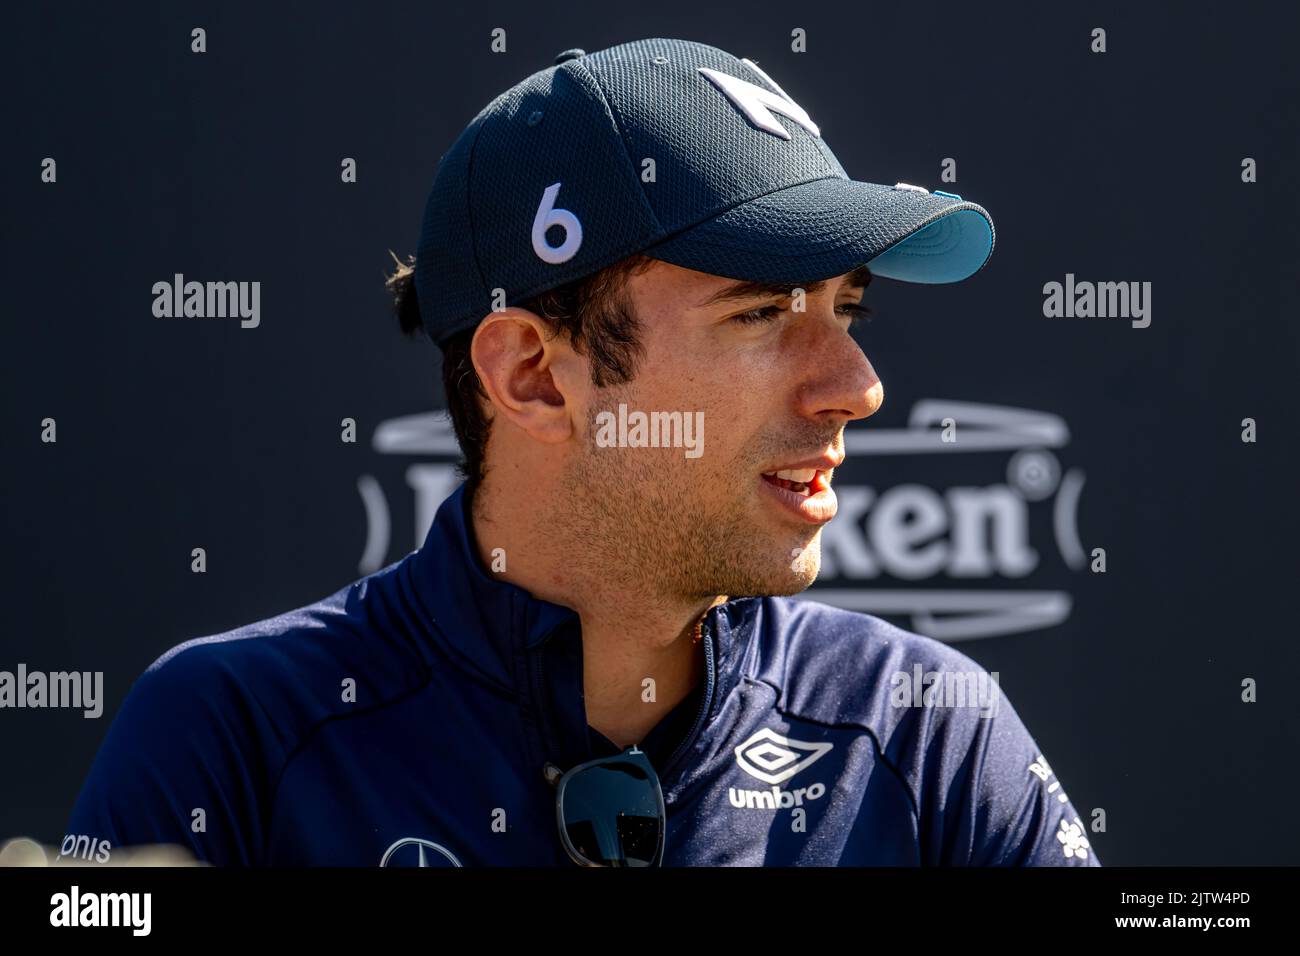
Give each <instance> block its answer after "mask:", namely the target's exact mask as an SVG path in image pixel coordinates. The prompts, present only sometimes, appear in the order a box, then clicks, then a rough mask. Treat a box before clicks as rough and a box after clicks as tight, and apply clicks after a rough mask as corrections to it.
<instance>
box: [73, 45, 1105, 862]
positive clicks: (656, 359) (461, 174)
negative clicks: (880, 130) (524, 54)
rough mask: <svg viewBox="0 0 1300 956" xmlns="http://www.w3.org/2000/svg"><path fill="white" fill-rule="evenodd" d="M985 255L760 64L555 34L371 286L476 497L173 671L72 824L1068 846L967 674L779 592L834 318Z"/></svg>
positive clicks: (839, 371) (239, 834)
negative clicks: (850, 146) (415, 356)
mask: <svg viewBox="0 0 1300 956" xmlns="http://www.w3.org/2000/svg"><path fill="white" fill-rule="evenodd" d="M992 246H993V229H992V222H991V220H990V219H989V217H988V214H987V213H986V212H985V211H984V210H983V209H982V208H980V207H979V206H977V205H975V204H973V203H969V202H963V201H962V200H961V199H960V197H956V196H951V195H949V194H946V193H933V194H932V193H929V192H928V191H926V190H924V189H920V188H918V187H914V186H908V185H905V184H899V185H897V186H894V187H886V186H876V185H872V184H867V183H858V182H853V181H852V180H850V179H848V177H847V176H846V174H845V173H844V170H843V168H842V167H841V166H840V165H839V163H838V162H837V160H836V159H835V158H834V156H833V155H832V153H831V152H830V150H829V148H828V147H827V146H826V145H825V143H824V142H823V141H822V139H821V136H820V130H819V129H818V127H817V126H816V124H815V123H814V122H813V120H812V119H811V118H810V117H809V116H808V114H807V113H806V112H805V111H804V110H803V109H802V108H801V107H800V106H798V105H797V104H796V103H795V102H794V101H793V100H792V99H790V98H789V97H788V96H787V95H786V94H785V93H784V92H783V91H782V90H781V89H780V87H778V86H777V85H776V83H775V82H773V81H772V80H771V79H770V78H768V77H767V75H766V74H765V73H764V72H763V71H762V70H761V69H759V67H758V66H757V65H756V64H753V63H751V62H749V61H747V60H737V59H736V58H734V57H732V56H730V55H728V54H726V53H724V52H722V51H721V50H717V49H715V48H712V47H708V46H704V45H701V44H696V43H688V42H684V41H679V40H664V39H655V40H645V41H640V42H635V43H628V44H624V45H621V46H616V47H613V48H611V49H608V50H605V51H601V52H599V53H595V54H592V55H590V56H588V55H586V54H584V53H583V51H581V50H569V51H566V52H565V53H563V54H561V55H560V57H559V58H558V59H557V61H556V64H555V65H554V66H552V67H550V68H549V69H546V70H542V71H541V72H538V73H536V74H534V75H533V76H531V77H529V78H528V79H526V80H524V81H523V82H522V83H520V84H519V85H517V86H516V87H514V88H513V89H511V90H510V91H508V92H507V93H505V94H503V95H502V96H501V97H498V98H497V99H496V100H494V101H493V102H492V103H491V104H490V105H489V106H488V107H487V108H486V109H484V110H483V112H482V113H480V114H479V116H478V117H476V118H475V119H474V120H473V122H472V123H471V124H470V125H469V127H468V128H467V129H466V131H465V132H464V133H463V134H462V135H461V137H460V138H459V140H458V141H457V142H456V144H455V145H454V146H453V147H452V149H451V151H450V152H449V153H448V154H447V155H446V156H444V157H443V159H442V162H441V164H440V166H439V170H438V173H437V176H436V179H435V182H434V186H433V190H432V193H431V195H430V198H429V202H428V206H427V210H426V214H425V221H424V226H423V231H422V235H421V240H420V244H419V247H418V251H417V255H416V257H415V260H414V266H411V265H400V266H399V269H398V272H397V274H396V275H395V276H394V277H393V278H392V280H391V285H392V287H393V289H394V291H395V293H396V297H397V307H398V313H399V315H400V317H401V319H402V325H403V327H404V328H406V329H407V330H408V331H413V330H416V329H420V328H422V329H423V330H424V331H426V332H427V333H428V334H429V335H430V337H431V338H433V339H434V341H436V342H437V343H438V344H439V346H440V347H441V348H442V350H443V380H444V384H445V386H446V391H447V401H448V407H449V411H450V413H451V417H452V420H453V424H454V426H455V429H456V433H457V437H458V439H459V441H460V444H461V447H462V450H463V451H464V453H465V462H464V464H463V466H462V467H463V470H464V473H465V478H466V482H465V484H464V485H462V486H461V488H460V489H459V490H457V491H456V492H455V493H454V494H453V495H452V496H451V497H450V498H449V499H448V500H447V501H446V502H445V503H444V504H443V505H442V506H441V508H440V509H439V511H438V513H437V516H436V518H435V520H434V522H433V525H432V527H431V529H430V530H429V533H428V537H427V539H426V541H425V543H424V545H423V546H422V547H421V548H420V549H419V550H417V551H415V552H412V553H411V554H410V555H408V556H407V557H406V558H404V559H402V560H401V561H399V562H397V563H395V564H393V565H391V566H389V567H387V568H385V569H383V570H381V571H379V572H377V573H375V574H372V575H370V576H368V577H365V578H363V579H361V580H360V581H357V582H355V583H354V584H352V585H351V586H349V587H347V588H344V589H343V590H341V591H339V592H338V593H337V594H334V595H333V596H331V597H329V598H326V599H324V600H322V601H320V602H318V603H316V604H313V605H311V606H309V607H305V608H301V609H299V610H296V611H292V612H290V613H288V614H285V615H282V616H280V617H277V618H273V619H271V620H268V621H263V622H260V623H257V624H253V625H249V626H247V627H243V628H240V629H238V630H235V631H232V632H229V633H227V634H221V635H217V636H214V637H208V638H203V639H199V640H197V641H191V642H189V643H187V644H182V645H180V646H179V647H177V648H174V649H172V650H171V651H169V652H168V653H167V654H165V655H163V657H162V658H160V659H159V661H158V662H157V663H155V664H154V665H153V666H152V667H151V668H150V669H149V671H148V672H147V673H146V674H145V675H144V676H143V677H142V678H141V679H140V680H139V681H138V682H137V684H136V686H135V687H134V688H133V690H132V693H131V695H130V696H129V698H128V700H127V702H126V703H125V705H124V706H123V709H122V711H121V713H120V714H119V715H118V717H117V718H116V721H115V723H114V725H113V728H112V730H111V732H110V734H109V738H108V740H107V741H106V743H105V745H104V747H103V749H102V751H101V754H100V756H99V757H98V759H97V762H96V764H95V766H94V768H93V770H92V772H91V775H90V779H89V780H88V782H87V784H86V786H85V788H84V790H83V793H82V795H81V798H80V800H79V802H78V805H77V807H76V810H75V811H74V814H73V818H72V823H71V825H70V834H69V835H70V836H71V837H72V838H73V845H74V846H75V845H77V844H76V841H77V840H79V839H81V838H82V837H85V838H88V842H89V841H99V845H100V846H101V847H102V845H103V844H104V843H107V844H109V846H110V847H118V846H122V845H131V844H138V843H180V844H182V845H184V846H186V847H188V848H190V849H191V850H192V851H193V852H194V853H195V854H196V855H197V856H198V857H199V858H200V859H204V860H209V861H212V862H214V863H218V864H251V865H275V864H300V865H301V864H309V865H310V864H362V865H375V864H379V865H384V866H397V865H419V866H433V865H439V866H442V865H448V866H455V865H555V864H568V863H569V862H570V861H574V862H577V863H581V864H584V865H644V864H652V865H653V864H666V865H721V864H741V865H790V864H803V865H859V864H901V865H1020V864H1069V865H1080V864H1082V865H1097V863H1098V861H1097V857H1096V854H1095V852H1093V851H1092V850H1091V848H1090V847H1089V845H1088V841H1087V839H1086V836H1085V830H1086V828H1085V826H1084V823H1083V821H1082V820H1081V819H1080V816H1079V814H1078V813H1077V812H1076V811H1075V810H1074V808H1073V807H1072V806H1071V804H1070V803H1069V801H1068V800H1067V799H1066V798H1065V794H1064V792H1063V791H1062V790H1061V789H1060V785H1059V783H1058V782H1057V781H1056V780H1055V779H1054V778H1053V775H1052V772H1051V769H1050V766H1049V765H1048V764H1047V761H1046V760H1045V759H1044V758H1043V756H1042V754H1041V753H1040V752H1039V750H1038V748H1037V747H1036V745H1035V743H1034V741H1033V740H1032V738H1031V737H1030V736H1029V734H1028V733H1027V731H1026V729H1025V727H1024V726H1023V724H1022V723H1021V722H1020V720H1019V718H1018V716H1017V715H1016V713H1015V711H1014V710H1013V709H1012V707H1011V706H1010V704H1009V703H1008V702H1007V701H1005V700H1000V699H999V697H998V695H997V693H996V692H997V686H996V682H995V681H990V679H989V678H990V676H991V675H989V674H988V673H987V672H985V671H983V669H981V668H980V667H979V666H978V665H976V664H975V663H974V662H973V661H972V660H970V659H969V658H967V657H965V656H963V655H961V654H959V653H957V652H956V651H953V650H951V649H950V648H948V647H946V646H945V645H942V644H940V643H938V642H936V641H933V640H930V639H928V638H925V637H922V636H919V635H915V634H911V633H908V632H906V631H903V630H900V629H898V628H896V627H892V626H890V625H888V624H887V623H885V622H883V621H881V620H879V619H876V618H873V617H870V616H867V615H863V614H855V613H850V612H846V611H840V610H836V609H832V608H829V607H825V606H822V605H819V604H815V603H811V602H804V601H800V600H797V599H793V598H789V597H782V595H793V594H796V593H797V592H799V591H801V590H803V589H804V588H806V587H807V586H808V585H809V584H810V583H811V582H812V580H813V579H814V578H815V576H816V574H817V569H818V564H819V555H820V552H819V542H820V531H821V528H822V527H823V526H824V525H825V523H826V522H827V521H829V520H830V519H831V518H832V517H833V515H834V513H835V496H834V492H833V491H832V490H831V480H832V474H833V471H834V469H835V468H836V466H838V465H839V463H840V462H841V461H842V460H843V456H844V450H843V449H844V442H843V433H844V426H845V425H846V423H848V422H849V421H852V420H856V419H862V418H866V417H868V416H870V415H872V414H873V413H874V412H875V411H876V410H877V409H878V408H879V407H880V404H881V401H882V399H883V390H882V385H881V383H880V380H879V379H878V378H877V376H876V374H875V372H874V370H873V369H872V367H871V364H870V362H869V361H868V360H867V358H866V356H865V355H864V354H863V353H862V350H861V349H860V348H859V347H858V346H857V344H856V343H855V341H854V340H853V339H852V338H851V337H850V335H849V332H848V329H849V326H850V325H851V323H852V322H853V320H854V319H855V318H856V317H858V315H859V314H860V313H861V312H862V311H863V308H862V306H861V305H860V300H861V299H862V297H863V293H864V291H865V289H866V287H867V285H868V283H869V282H871V281H872V278H873V276H881V277H887V278H893V279H901V280H905V281H914V282H923V283H924V282H951V281H957V280H959V279H962V278H965V277H966V276H968V275H970V274H972V273H974V272H975V271H977V270H978V269H979V268H980V267H981V266H982V265H983V264H984V262H985V261H986V260H987V258H988V256H989V255H990V253H991V251H992ZM914 674H915V675H916V680H914V679H913V675H914ZM921 674H925V675H927V677H926V679H925V686H924V688H922V687H921V686H920V675H921ZM934 675H938V678H935V677H934ZM953 676H956V677H957V678H958V681H956V682H953V681H949V680H945V678H950V677H953ZM954 684H955V686H957V687H958V688H959V689H961V688H965V689H967V690H969V692H970V693H969V694H968V695H967V696H966V697H965V698H964V699H957V700H954V699H952V697H951V695H949V694H947V693H946V691H947V690H950V689H951V688H952V687H953V686H954ZM990 689H991V690H992V691H993V693H992V694H989V693H988V691H989V690H990ZM941 692H942V693H941ZM961 696H962V695H961V694H960V693H959V694H958V697H959V698H960V697H961ZM66 842H67V838H65V844H66ZM108 852H110V853H111V849H110V850H109V851H108Z"/></svg>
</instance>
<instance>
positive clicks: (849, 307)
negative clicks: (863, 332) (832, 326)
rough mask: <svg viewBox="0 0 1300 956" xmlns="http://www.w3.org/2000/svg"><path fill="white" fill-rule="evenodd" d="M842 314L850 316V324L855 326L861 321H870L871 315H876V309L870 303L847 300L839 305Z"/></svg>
mask: <svg viewBox="0 0 1300 956" xmlns="http://www.w3.org/2000/svg"><path fill="white" fill-rule="evenodd" d="M839 313H840V315H847V316H848V317H849V325H850V326H854V325H857V324H858V323H859V322H870V321H871V317H872V316H873V315H875V314H876V313H875V310H874V309H872V308H871V306H869V305H859V304H858V303H856V302H846V303H845V304H844V305H842V306H840V307H839Z"/></svg>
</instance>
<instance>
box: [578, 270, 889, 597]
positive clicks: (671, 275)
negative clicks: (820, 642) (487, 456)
mask: <svg viewBox="0 0 1300 956" xmlns="http://www.w3.org/2000/svg"><path fill="white" fill-rule="evenodd" d="M864 279H866V281H869V276H868V275H864V273H863V272H861V271H859V272H858V273H847V274H845V275H842V276H838V277H836V278H833V279H828V280H826V281H825V282H824V283H821V284H820V285H818V284H816V283H808V284H806V285H805V286H804V289H805V290H807V291H806V294H805V295H804V297H803V301H802V303H801V305H802V311H798V309H799V307H800V303H799V301H798V298H797V296H793V295H790V294H782V292H781V291H780V290H777V291H770V290H769V291H764V290H762V289H758V290H755V289H748V290H746V289H743V288H742V289H740V290H737V289H736V288H735V287H737V286H738V285H744V284H741V283H737V282H736V281H735V280H732V279H726V278H722V277H719V276H714V275H708V274H705V273H702V272H695V271H693V270H689V269H683V268H680V267H678V266H674V265H669V264H667V263H663V262H655V263H654V265H653V266H652V267H651V268H649V269H648V270H647V271H645V272H643V273H641V274H639V275H635V276H633V277H631V278H630V279H629V280H628V285H627V294H628V299H629V303H630V306H631V308H632V311H633V314H634V315H635V316H636V317H637V319H638V321H639V323H640V341H641V344H642V347H643V351H642V356H641V360H640V362H639V364H638V365H637V368H636V373H635V375H634V377H633V379H632V381H631V382H629V383H627V384H624V385H619V386H613V387H607V388H597V387H596V386H592V387H591V388H590V390H589V392H587V394H586V395H585V396H584V397H585V399H586V401H587V405H586V407H585V408H581V407H577V408H575V409H574V414H575V416H576V417H579V420H580V421H582V420H585V421H586V422H587V428H586V434H585V435H579V448H578V450H577V454H576V455H575V457H574V458H573V459H572V461H571V463H570V468H569V469H568V470H567V471H568V474H567V480H568V481H569V482H572V485H571V487H573V488H574V489H575V491H576V492H577V494H579V495H581V496H582V500H583V501H585V503H586V506H585V507H584V508H583V509H582V513H583V514H582V518H581V519H580V523H581V525H582V527H581V528H580V529H579V535H580V536H581V537H582V538H583V539H585V540H586V541H587V542H589V543H590V545H593V546H594V547H592V548H590V549H589V550H588V553H589V554H592V555H600V554H601V553H602V552H603V554H604V556H605V560H606V561H607V563H606V565H605V567H606V568H607V569H608V574H609V575H610V576H617V577H618V578H620V579H624V578H625V579H626V580H624V581H622V583H626V584H636V583H637V582H638V581H639V583H640V584H641V586H642V587H644V586H645V585H646V584H648V583H651V582H653V583H654V586H655V589H656V590H663V591H665V592H666V593H671V594H674V595H681V596H686V597H689V598H698V597H707V596H712V595H719V594H723V595H729V596H743V595H759V594H793V593H796V592H798V591H801V590H803V589H804V588H806V587H807V586H808V585H809V584H810V583H812V581H813V579H814V578H815V577H816V576H817V570H818V567H819V565H820V558H821V555H820V539H821V535H820V532H821V528H822V526H823V525H824V524H825V523H826V522H827V521H829V520H830V518H831V517H832V516H833V515H834V511H835V500H834V492H833V491H831V490H830V482H831V472H832V470H833V469H834V468H835V466H836V465H838V464H839V463H840V462H841V461H842V460H843V456H844V426H845V423H846V422H848V421H850V420H852V419H856V418H865V417H867V416H869V415H871V414H873V413H874V412H875V411H876V410H877V409H878V408H879V407H880V404H881V402H882V401H883V398H884V391H883V386H882V385H881V382H880V380H879V379H878V378H877V377H876V373H875V370H874V369H872V367H871V363H870V362H868V361H867V358H866V356H865V355H864V354H863V353H862V350H861V349H860V348H859V347H858V345H857V343H856V342H854V340H853V339H852V338H851V337H850V335H849V333H848V329H849V325H850V323H851V321H852V319H853V317H854V316H853V307H854V306H857V305H858V304H859V302H860V301H861V299H862V296H863V292H864V284H863V280H864ZM737 291H739V292H740V294H739V295H737V294H735V293H736V292H737ZM620 405H623V406H625V408H624V409H623V410H622V411H620ZM635 413H640V414H641V415H643V416H644V417H645V418H644V421H643V422H642V424H643V425H644V428H643V431H641V432H638V431H637V425H638V421H639V420H638V416H637V415H636V414H635ZM654 413H661V414H660V415H659V416H658V418H656V416H655V415H654ZM663 413H678V414H677V415H675V416H671V417H670V416H669V415H665V414H663ZM678 420H680V421H681V423H682V426H683V427H682V430H681V431H680V432H678V431H673V430H670V428H669V427H665V426H667V425H668V424H669V423H671V425H672V426H676V423H677V421H678ZM656 424H658V425H659V426H661V427H656ZM701 426H702V429H701ZM656 433H657V434H656ZM655 438H658V439H659V445H660V446H661V447H649V444H651V443H653V442H654V440H655ZM688 442H689V443H688ZM674 443H675V444H676V447H671V446H672V445H673V444H674ZM665 445H668V446H670V447H662V446H665ZM777 472H783V473H784V475H783V476H778V475H777V474H776V473H777Z"/></svg>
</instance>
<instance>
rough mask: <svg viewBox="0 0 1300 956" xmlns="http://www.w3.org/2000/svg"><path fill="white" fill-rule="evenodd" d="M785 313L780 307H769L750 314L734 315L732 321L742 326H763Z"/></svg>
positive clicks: (752, 311) (754, 310)
mask: <svg viewBox="0 0 1300 956" xmlns="http://www.w3.org/2000/svg"><path fill="white" fill-rule="evenodd" d="M784 311H785V310H784V309H782V308H781V307H780V306H777V305H767V306H764V307H763V308H761V309H750V310H749V311H748V312H741V313H740V314H739V315H733V316H732V317H731V321H733V322H739V323H740V324H741V325H761V324H762V323H764V322H771V321H772V320H773V319H775V318H776V317H777V316H779V315H780V314H781V313H782V312H784Z"/></svg>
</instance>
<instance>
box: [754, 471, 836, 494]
mask: <svg viewBox="0 0 1300 956" xmlns="http://www.w3.org/2000/svg"><path fill="white" fill-rule="evenodd" d="M763 480H764V481H766V482H768V483H769V484H773V485H776V486H777V487H778V488H785V489H786V490H787V491H793V492H794V493H795V494H797V495H803V496H805V497H808V496H810V495H815V494H818V493H819V492H822V491H826V490H827V489H828V488H830V486H831V483H830V478H829V477H827V474H826V472H824V471H822V470H820V469H818V468H787V469H782V470H781V471H766V472H763Z"/></svg>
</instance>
